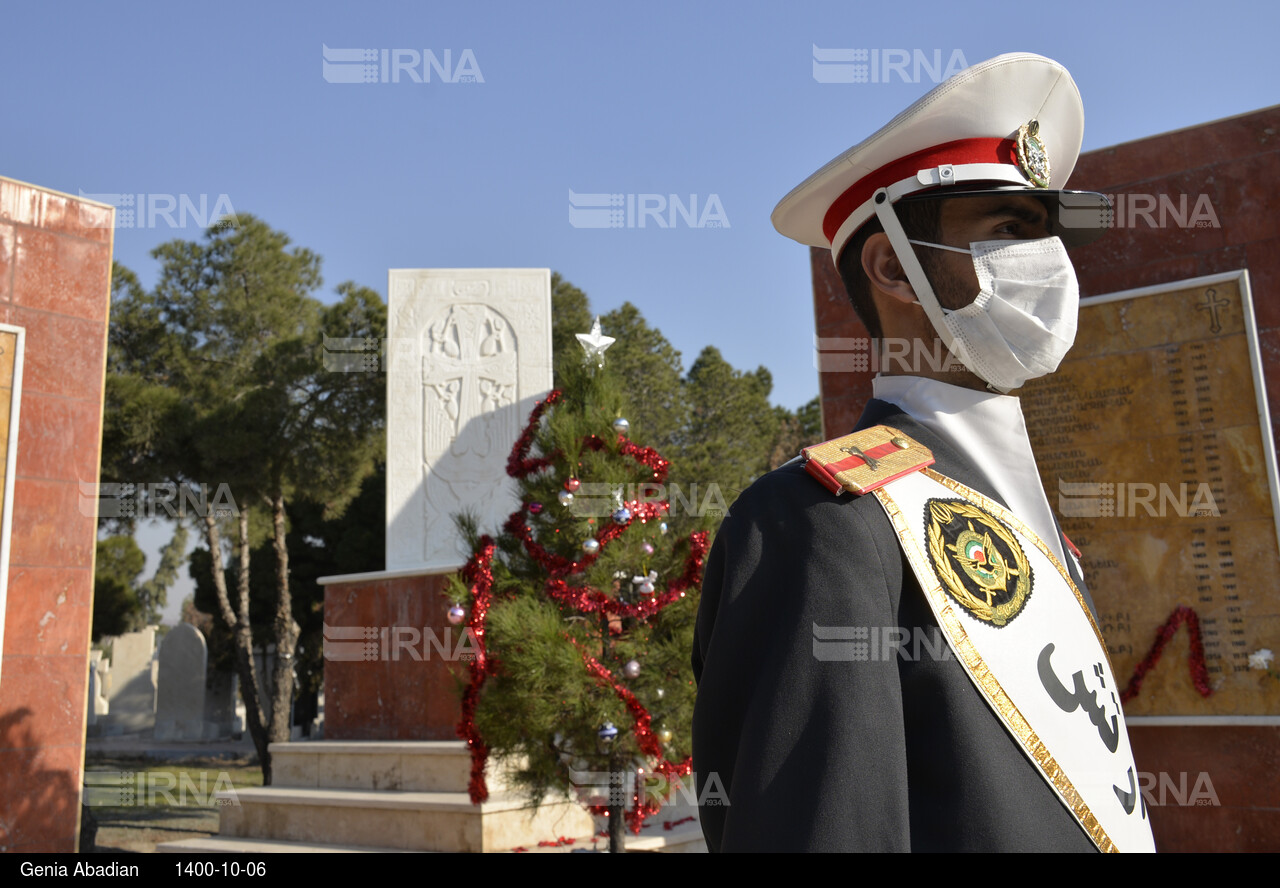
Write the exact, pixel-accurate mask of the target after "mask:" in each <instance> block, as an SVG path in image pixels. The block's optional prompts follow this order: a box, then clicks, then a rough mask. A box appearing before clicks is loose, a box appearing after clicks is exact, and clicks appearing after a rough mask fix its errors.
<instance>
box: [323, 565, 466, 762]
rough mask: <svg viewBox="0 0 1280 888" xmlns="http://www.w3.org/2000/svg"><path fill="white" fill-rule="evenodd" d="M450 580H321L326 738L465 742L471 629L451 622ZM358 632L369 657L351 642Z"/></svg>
mask: <svg viewBox="0 0 1280 888" xmlns="http://www.w3.org/2000/svg"><path fill="white" fill-rule="evenodd" d="M448 576H449V575H448V574H428V573H422V574H412V573H409V572H407V571H387V572H381V573H368V574H350V575H347V576H341V577H327V578H325V579H323V580H321V583H322V584H323V585H324V587H325V592H324V624H325V639H326V641H325V664H324V697H325V716H324V719H325V725H324V736H325V739H326V740H457V739H458V736H457V733H456V730H455V729H456V727H457V724H458V717H459V714H460V696H459V691H458V687H459V684H458V678H455V676H458V677H465V675H466V662H465V658H466V657H467V656H468V654H469V652H470V651H471V650H472V649H473V646H472V645H470V644H469V643H467V642H466V636H465V635H464V633H465V630H466V627H465V625H464V626H450V625H449V621H448V618H447V615H448V611H449V607H450V605H451V604H452V600H451V599H450V597H449V595H448V584H447V582H446V580H447V578H448ZM356 627H360V628H363V629H364V630H365V635H366V636H367V638H366V639H365V640H364V650H363V652H361V651H360V649H359V648H358V647H355V645H358V644H359V643H360V642H359V639H358V638H357V639H352V638H351V636H353V635H357V633H355V632H352V631H351V630H352V629H354V628H356ZM334 630H339V631H337V632H335V631H334ZM369 630H373V631H372V632H370V631H369ZM361 653H363V659H347V658H349V657H353V656H359V655H360V654H361Z"/></svg>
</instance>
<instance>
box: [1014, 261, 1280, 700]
mask: <svg viewBox="0 0 1280 888" xmlns="http://www.w3.org/2000/svg"><path fill="white" fill-rule="evenodd" d="M1022 402H1023V412H1024V414H1025V416H1026V420H1027V426H1028V429H1029V430H1030V433H1031V441H1032V446H1033V449H1034V450H1035V452H1036V457H1037V461H1038V463H1039V466H1040V473H1041V478H1042V480H1043V482H1044V487H1045V491H1046V493H1048V495H1049V497H1050V501H1051V503H1053V504H1054V505H1055V506H1056V511H1057V512H1058V514H1059V516H1060V518H1061V521H1062V526H1063V530H1064V531H1065V532H1066V534H1067V536H1068V537H1070V538H1071V540H1072V542H1074V543H1075V544H1076V546H1077V547H1079V549H1080V550H1081V552H1082V555H1083V558H1082V562H1083V567H1084V575H1085V582H1086V584H1087V585H1088V587H1089V591H1090V593H1091V594H1092V596H1093V599H1094V602H1095V603H1096V605H1097V608H1098V617H1099V628H1100V629H1101V630H1102V633H1103V635H1104V636H1105V638H1106V641H1107V647H1108V650H1109V652H1110V655H1111V660H1112V664H1113V666H1114V667H1115V674H1116V678H1117V680H1118V681H1120V683H1121V684H1122V685H1124V684H1125V683H1126V682H1128V680H1129V679H1130V677H1131V676H1133V675H1134V672H1135V669H1136V668H1137V667H1138V665H1139V663H1140V662H1142V660H1143V658H1144V657H1146V656H1147V655H1148V652H1149V651H1150V650H1151V649H1152V646H1153V644H1154V643H1155V641H1156V637H1157V633H1158V632H1159V630H1160V629H1161V627H1162V626H1164V625H1165V624H1166V623H1167V622H1168V621H1169V620H1170V618H1171V617H1172V616H1173V614H1174V613H1175V611H1177V609H1178V608H1180V607H1186V608H1190V609H1192V610H1193V611H1194V612H1195V614H1196V616H1197V618H1198V622H1199V627H1200V631H1201V634H1202V639H1203V645H1204V661H1205V664H1206V667H1207V671H1208V686H1209V687H1210V688H1211V689H1212V693H1211V694H1210V695H1209V696H1208V697H1205V696H1202V695H1201V693H1199V691H1198V690H1197V689H1196V687H1195V683H1194V682H1193V679H1192V674H1191V670H1190V663H1191V660H1192V648H1191V642H1190V633H1189V628H1188V625H1185V624H1184V625H1181V626H1180V627H1179V628H1178V629H1177V631H1176V633H1175V634H1174V635H1173V636H1172V638H1171V639H1170V640H1169V641H1168V642H1167V644H1166V645H1165V647H1164V649H1163V651H1162V652H1161V653H1160V656H1159V659H1158V660H1157V661H1156V663H1155V665H1154V667H1153V668H1151V669H1150V671H1149V672H1147V673H1146V675H1145V677H1144V679H1143V682H1142V686H1141V690H1140V692H1139V693H1138V695H1137V696H1136V697H1135V698H1134V699H1133V700H1131V701H1129V702H1128V703H1127V704H1126V705H1125V711H1126V713H1128V714H1129V715H1132V716H1172V717H1185V718H1194V717H1199V716H1236V717H1240V716H1264V715H1275V714H1276V713H1278V712H1280V671H1278V670H1277V668H1276V664H1275V662H1274V661H1273V660H1271V661H1268V660H1267V657H1266V654H1265V651H1267V650H1270V651H1272V652H1276V651H1280V544H1278V543H1277V522H1276V502H1277V495H1276V493H1277V487H1276V465H1275V450H1274V446H1273V442H1272V438H1271V422H1270V417H1269V414H1268V410H1267V405H1266V396H1265V392H1264V390H1263V384H1262V374H1261V363H1260V358H1259V352H1258V343H1257V334H1256V331H1255V328H1254V321H1253V314H1252V304H1251V302H1250V298H1249V289H1248V277H1247V275H1246V274H1245V273H1244V272H1233V273H1230V274H1226V275H1215V276H1213V277H1208V278H1198V279H1195V280H1189V281H1184V282H1180V283H1175V284H1169V285H1162V286H1160V287H1149V288H1145V289H1142V290H1132V291H1128V292H1125V293H1116V294H1112V295H1109V296H1098V297H1093V298H1089V299H1084V300H1082V301H1081V311H1080V326H1079V332H1078V333H1077V336H1076V343H1075V346H1074V347H1073V348H1072V350H1071V352H1070V354H1068V356H1067V358H1066V360H1064V361H1063V363H1062V365H1061V367H1059V369H1058V372H1057V373H1056V374H1054V375H1052V376H1049V377H1046V378H1043V379H1039V380H1035V381H1034V382H1032V383H1030V384H1028V385H1027V386H1026V388H1025V389H1024V390H1023V392H1022Z"/></svg>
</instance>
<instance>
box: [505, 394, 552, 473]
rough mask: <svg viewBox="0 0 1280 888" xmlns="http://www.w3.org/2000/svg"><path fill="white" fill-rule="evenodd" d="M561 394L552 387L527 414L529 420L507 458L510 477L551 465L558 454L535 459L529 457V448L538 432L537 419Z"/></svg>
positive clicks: (540, 417)
mask: <svg viewBox="0 0 1280 888" xmlns="http://www.w3.org/2000/svg"><path fill="white" fill-rule="evenodd" d="M563 394H564V393H563V392H561V391H560V389H552V390H551V393H550V394H548V395H547V396H546V397H545V398H544V399H542V400H541V401H538V402H537V403H536V404H535V405H534V407H533V412H531V413H530V414H529V422H528V424H527V425H525V427H524V431H523V432H521V433H520V437H519V438H517V439H516V443H515V446H514V447H512V448H511V456H510V457H508V459H507V474H508V475H510V476H511V477H512V478H523V477H524V476H525V475H528V474H531V473H533V472H536V471H538V470H539V469H545V468H546V467H547V466H550V465H553V464H554V463H555V461H556V457H558V456H559V455H560V454H558V453H550V454H547V455H546V456H540V457H538V458H537V459H529V448H530V447H532V446H533V436H534V435H535V434H537V432H538V421H539V420H540V419H542V414H543V413H545V412H546V410H547V408H548V407H550V406H551V405H552V404H555V403H557V402H558V401H559V400H560V398H561V396H562V395H563Z"/></svg>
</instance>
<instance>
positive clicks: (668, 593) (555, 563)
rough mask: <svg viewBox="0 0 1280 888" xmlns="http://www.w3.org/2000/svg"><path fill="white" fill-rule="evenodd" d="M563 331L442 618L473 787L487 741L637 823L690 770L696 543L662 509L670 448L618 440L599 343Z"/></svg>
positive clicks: (478, 794) (611, 816)
mask: <svg viewBox="0 0 1280 888" xmlns="http://www.w3.org/2000/svg"><path fill="white" fill-rule="evenodd" d="M578 340H579V341H580V342H581V343H582V345H583V348H584V350H585V359H584V360H583V361H582V362H581V363H578V364H575V365H574V366H571V367H564V368H558V369H560V370H562V371H563V372H562V373H561V380H562V388H561V389H557V390H555V391H552V392H551V393H550V394H549V395H548V396H547V398H546V399H545V400H542V401H539V402H538V404H537V406H536V407H535V408H534V410H533V412H532V414H531V415H530V417H529V422H528V426H527V427H526V428H525V431H524V433H523V434H522V435H521V437H520V439H519V440H518V441H517V442H516V444H515V447H514V448H513V450H512V452H511V457H510V460H509V461H508V465H507V472H508V474H509V475H511V476H512V477H514V478H515V479H517V483H518V490H519V497H520V506H519V507H518V508H517V509H516V511H514V512H513V513H512V514H511V517H510V518H509V519H508V520H507V522H506V524H505V525H504V527H503V528H502V533H501V534H500V535H498V536H497V538H496V539H494V538H491V537H489V536H479V535H478V532H477V529H476V528H475V527H474V526H468V524H467V522H466V521H465V520H464V521H463V522H462V524H463V527H464V530H466V531H467V533H468V535H469V537H470V539H471V541H472V543H473V549H474V555H473V556H472V558H471V559H470V561H469V562H468V563H467V565H466V567H465V568H464V569H463V570H462V572H461V574H460V575H459V576H458V577H456V578H455V580H454V590H453V591H454V593H455V596H456V600H457V602H458V604H457V605H456V606H455V607H454V609H453V610H452V611H451V614H450V617H451V620H454V621H456V622H458V623H461V622H463V621H464V620H465V621H466V622H467V625H468V628H469V629H470V630H471V631H472V632H473V633H474V638H475V639H476V648H477V654H476V656H475V658H474V659H473V660H472V661H471V663H470V666H469V669H470V674H469V677H468V679H469V680H468V681H467V684H466V686H465V689H464V692H463V703H462V719H461V722H460V723H459V726H458V732H459V735H460V736H462V737H463V739H465V740H466V741H467V743H468V744H469V746H470V748H471V754H472V775H471V784H470V790H471V799H472V801H473V802H477V803H478V802H480V801H483V800H484V799H485V798H487V796H488V790H487V787H486V784H485V766H486V763H487V762H488V761H489V758H490V755H492V756H494V757H495V758H496V757H501V758H502V759H503V760H504V761H507V762H518V763H519V766H518V770H516V771H515V772H514V773H513V774H512V775H511V776H512V777H513V778H514V780H515V781H516V783H517V785H518V786H520V787H521V788H522V789H524V790H525V791H526V792H527V794H528V795H529V796H530V797H531V798H533V799H535V800H539V801H540V800H541V799H543V798H544V797H545V796H546V794H547V793H549V792H552V791H557V790H566V791H568V792H569V793H570V794H571V795H574V796H576V797H577V798H579V799H580V800H581V801H582V802H583V803H584V804H587V805H588V807H589V808H590V809H591V810H592V812H593V813H595V814H598V815H603V816H606V817H607V818H608V822H609V834H610V847H611V850H615V851H616V850H620V845H621V839H622V835H623V828H624V821H625V825H626V826H629V827H630V828H631V829H632V831H633V832H636V833H638V832H639V831H640V826H641V824H642V822H643V821H644V820H645V818H647V817H649V816H652V815H653V814H654V813H656V812H657V811H658V810H659V808H660V807H661V803H662V800H663V797H664V796H665V795H667V793H668V792H669V790H670V789H671V788H673V787H674V786H675V785H676V783H677V782H678V781H679V780H680V778H684V777H688V775H689V773H690V767H691V766H690V762H691V759H690V752H691V745H690V736H689V725H690V723H691V720H692V714H693V699H694V684H693V676H692V670H691V667H690V662H689V654H690V651H691V650H692V647H693V627H694V619H695V616H696V613H697V593H698V589H699V584H700V583H701V579H702V566H703V559H704V557H705V555H706V551H707V544H708V543H707V537H708V534H707V532H706V530H705V529H704V528H703V527H702V519H700V518H698V517H696V516H691V515H680V514H673V513H672V510H671V508H670V504H669V501H668V499H667V497H666V495H665V488H664V486H663V482H664V480H665V478H666V475H667V469H668V462H667V460H666V459H664V458H663V457H662V456H661V454H659V453H658V452H657V451H655V450H653V449H650V448H648V447H644V446H641V445H640V444H637V443H636V442H634V441H632V440H631V438H630V432H631V430H630V425H629V423H628V422H627V420H626V419H625V412H626V406H625V397H624V393H623V392H622V391H621V390H620V386H619V383H618V380H617V378H616V377H615V376H614V375H613V374H612V373H611V371H610V368H609V367H608V366H607V364H608V362H607V360H606V357H605V350H606V349H607V348H608V347H609V345H610V344H611V343H612V342H613V340H612V339H610V338H609V337H607V336H603V335H602V333H601V331H600V323H599V319H598V318H597V319H596V323H595V325H594V326H593V329H592V331H591V333H590V334H580V335H579V336H578Z"/></svg>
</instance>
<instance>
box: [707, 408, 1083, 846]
mask: <svg viewBox="0 0 1280 888" xmlns="http://www.w3.org/2000/svg"><path fill="white" fill-rule="evenodd" d="M882 423H884V424H888V425H891V426H893V427H895V428H897V429H899V430H901V431H902V432H904V433H905V434H907V435H909V436H910V437H912V438H915V439H916V440H917V441H919V442H920V443H922V444H924V445H925V446H926V447H929V448H930V449H931V450H932V451H933V454H934V458H935V460H936V463H935V465H934V468H935V469H936V470H937V471H938V472H940V473H941V474H943V475H946V476H949V477H951V478H954V479H956V480H957V481H960V482H961V483H963V484H965V485H968V486H969V487H971V488H973V489H974V490H976V491H978V492H980V493H983V494H985V495H987V496H989V497H991V498H992V499H995V500H996V501H997V502H1000V500H999V498H998V497H996V496H995V492H994V491H992V490H991V489H990V488H989V487H988V486H987V485H986V483H985V482H984V481H983V480H982V477H981V475H980V474H978V473H977V472H976V470H975V468H974V466H973V464H972V463H970V462H969V461H968V460H967V459H966V458H965V457H963V456H961V455H960V454H959V453H958V452H957V451H956V450H955V449H954V448H953V447H952V446H950V445H949V444H948V443H947V442H946V441H943V440H941V439H939V438H938V437H937V436H935V435H934V434H932V433H931V432H929V431H928V430H926V429H925V428H924V427H922V426H921V425H920V424H919V423H917V422H915V421H914V420H913V419H911V418H910V417H909V416H908V415H907V414H905V413H903V412H902V411H901V410H900V409H899V408H898V407H895V406H893V405H891V404H888V403H886V402H883V401H875V400H873V401H871V402H870V404H868V406H867V409H866V412H864V413H863V416H862V418H861V419H860V420H859V423H858V428H866V427H868V426H873V425H878V424H882ZM1067 560H1068V562H1071V559H1070V558H1068V559H1067ZM1067 567H1068V570H1069V571H1070V572H1071V575H1072V578H1073V579H1074V580H1075V582H1076V583H1077V585H1078V587H1079V588H1080V589H1081V591H1082V592H1084V587H1083V583H1081V581H1080V578H1079V576H1078V572H1077V570H1076V566H1075V565H1074V564H1073V563H1069V564H1068V566H1067ZM1085 596H1086V600H1088V593H1087V592H1085ZM1092 607H1093V605H1092V602H1090V608H1092ZM815 625H816V626H818V627H867V628H868V630H869V634H868V637H869V635H870V633H877V634H878V637H879V638H880V639H884V638H885V637H890V638H894V637H896V638H901V637H902V633H901V632H898V631H897V629H896V628H892V627H901V628H902V629H903V630H905V631H906V633H907V643H906V645H905V650H904V651H902V652H901V653H902V654H905V655H906V656H899V655H897V654H896V653H895V654H891V655H890V656H889V657H887V658H886V657H884V656H883V655H881V654H880V651H879V650H877V654H878V656H877V657H876V658H875V659H870V660H863V661H856V660H848V659H846V660H836V661H830V660H827V661H823V660H820V659H818V658H817V656H815V652H814V639H815V634H814V626H815ZM940 632H941V630H940V629H939V628H938V624H937V621H936V620H935V619H934V616H933V612H932V611H931V610H930V608H929V604H928V602H927V601H926V600H925V597H924V593H923V592H922V591H921V590H920V586H919V584H918V583H917V581H916V577H915V574H914V572H913V571H912V569H911V565H910V564H909V563H908V562H907V560H906V556H905V555H904V554H903V552H902V549H901V546H899V544H898V541H897V538H896V536H895V534H894V532H893V529H892V526H891V525H890V523H889V519H888V517H887V516H886V515H885V513H884V509H883V508H882V507H881V505H880V503H879V502H878V501H877V500H876V498H875V497H874V496H871V495H867V496H862V497H857V496H853V495H852V494H848V493H846V494H843V495H841V496H839V497H837V496H835V495H833V494H832V493H831V492H830V491H828V490H827V489H826V488H824V487H823V486H822V485H821V484H819V483H818V482H817V481H816V480H814V478H813V477H812V476H810V475H809V474H808V473H807V472H806V471H805V470H804V468H803V466H801V465H800V464H799V463H798V462H796V463H791V464H788V465H786V466H783V467H781V468H779V469H777V470H775V471H773V472H770V473H769V474H767V475H765V476H763V477H762V478H760V479H759V480H758V481H756V482H755V483H754V484H752V485H751V487H750V488H749V489H748V490H746V491H745V492H744V493H743V494H742V495H741V496H740V497H739V498H738V500H737V501H736V502H735V503H734V504H733V505H732V507H731V508H730V509H729V514H728V515H727V516H726V518H725V520H724V523H723V524H722V526H721V528H720V530H719V533H718V534H717V536H716V540H715V544H714V546H713V547H712V550H711V554H710V556H709V559H708V561H707V567H706V572H705V576H704V579H703V586H702V603H701V606H700V610H699V613H698V624H697V636H696V643H695V649H694V652H693V670H694V675H695V676H696V678H697V680H698V699H697V704H696V706H695V709H694V718H693V759H694V773H695V775H696V777H697V780H698V783H699V788H700V798H702V799H703V800H704V804H703V806H702V808H701V811H700V815H701V820H702V829H703V832H704V834H705V835H706V839H707V845H708V847H709V848H710V849H711V850H712V851H1090V850H1094V845H1093V843H1092V842H1091V841H1090V840H1089V838H1088V836H1087V835H1085V833H1084V831H1083V830H1082V829H1081V828H1080V827H1079V825H1078V824H1077V823H1076V821H1075V818H1074V817H1072V815H1071V813H1070V812H1069V811H1068V810H1067V809H1066V807H1065V806H1064V805H1063V804H1062V802H1061V801H1060V800H1059V799H1058V797H1057V795H1056V794H1055V793H1054V791H1053V789H1052V788H1051V787H1050V786H1049V785H1048V784H1047V783H1046V782H1045V781H1044V779H1043V778H1042V777H1041V776H1040V774H1039V772H1038V771H1037V770H1036V768H1035V766H1034V765H1033V764H1032V763H1031V760H1030V759H1029V758H1028V757H1027V756H1026V755H1025V754H1024V753H1023V751H1022V748H1021V746H1020V745H1019V744H1018V742H1017V740H1015V739H1014V738H1013V736H1012V735H1011V734H1009V733H1008V732H1007V731H1006V729H1005V728H1004V726H1003V724H1002V723H1001V722H1000V720H999V719H998V718H997V716H996V715H995V713H993V712H992V711H991V708H990V707H989V706H988V705H987V703H986V702H985V700H984V699H983V697H982V695H981V694H980V693H979V691H978V690H977V689H976V688H975V687H974V686H973V684H972V683H971V682H970V680H969V678H968V676H967V675H966V673H965V671H964V668H963V667H962V666H961V664H960V662H959V661H958V660H956V659H955V657H954V655H952V654H951V652H950V650H949V649H948V648H946V643H945V641H942V640H941V638H940ZM922 635H923V636H924V638H923V640H924V642H925V643H923V644H921V645H920V646H919V650H920V656H919V657H918V658H915V657H913V656H911V654H912V648H914V647H916V639H917V638H920V637H921V636H922ZM929 642H932V643H933V644H932V651H937V650H939V649H942V650H945V655H944V656H942V657H939V656H936V655H934V654H932V653H931V647H930V644H929ZM713 774H714V778H715V781H718V782H713V781H712V780H711V775H713ZM721 788H723V790H724V794H727V800H726V799H725V798H723V795H722V793H721V792H720V789H721ZM717 802H718V803H719V804H717Z"/></svg>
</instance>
